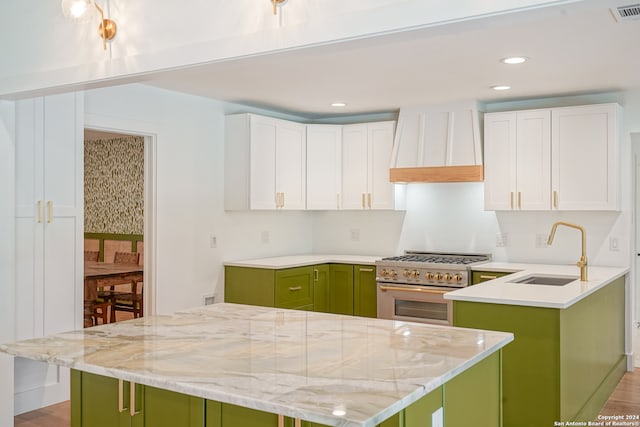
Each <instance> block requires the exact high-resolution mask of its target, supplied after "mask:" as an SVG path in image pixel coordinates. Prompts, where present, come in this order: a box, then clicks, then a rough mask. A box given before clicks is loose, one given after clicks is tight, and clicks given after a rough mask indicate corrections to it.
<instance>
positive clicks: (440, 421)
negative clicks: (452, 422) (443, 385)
mask: <svg viewBox="0 0 640 427" xmlns="http://www.w3.org/2000/svg"><path fill="white" fill-rule="evenodd" d="M431 426H432V427H444V416H443V411H442V406H441V407H439V408H438V409H437V410H436V411H435V412H433V413H432V414H431Z"/></svg>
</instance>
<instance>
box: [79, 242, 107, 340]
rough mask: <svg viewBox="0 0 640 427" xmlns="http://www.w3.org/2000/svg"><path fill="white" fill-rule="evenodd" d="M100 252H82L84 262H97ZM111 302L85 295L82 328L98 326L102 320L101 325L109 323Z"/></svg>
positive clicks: (97, 296)
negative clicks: (99, 320)
mask: <svg viewBox="0 0 640 427" xmlns="http://www.w3.org/2000/svg"><path fill="white" fill-rule="evenodd" d="M99 259H100V252H98V251H84V260H85V261H92V262H98V260H99ZM110 307H111V301H108V300H106V299H104V298H100V296H99V295H97V294H96V295H93V294H90V295H85V300H84V327H85V328H86V327H89V326H94V325H97V324H98V319H102V323H103V324H104V323H108V322H109V308H110Z"/></svg>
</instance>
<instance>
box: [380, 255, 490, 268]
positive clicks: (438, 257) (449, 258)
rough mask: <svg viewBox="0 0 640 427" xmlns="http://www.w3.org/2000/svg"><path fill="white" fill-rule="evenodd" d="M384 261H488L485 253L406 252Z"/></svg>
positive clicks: (435, 262) (464, 262)
mask: <svg viewBox="0 0 640 427" xmlns="http://www.w3.org/2000/svg"><path fill="white" fill-rule="evenodd" d="M382 260H383V261H404V262H424V263H430V264H459V265H466V264H472V263H474V262H478V261H487V260H488V257H487V256H484V255H475V256H474V255H441V254H406V255H399V256H394V257H388V258H383V259H382Z"/></svg>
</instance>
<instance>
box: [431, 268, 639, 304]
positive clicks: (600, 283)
mask: <svg viewBox="0 0 640 427" xmlns="http://www.w3.org/2000/svg"><path fill="white" fill-rule="evenodd" d="M472 270H475V271H495V272H514V273H513V274H510V275H508V276H504V277H500V278H498V279H493V280H489V281H487V282H483V283H480V284H477V285H474V286H469V287H466V288H463V289H459V290H457V291H453V292H449V293H447V294H445V296H444V297H445V298H446V299H450V300H454V301H472V302H485V303H495V304H511V305H526V306H533V307H546V308H561V309H562V308H568V307H570V306H572V305H573V304H575V303H576V302H578V301H580V300H582V299H584V298H585V297H587V296H589V295H591V294H592V293H594V292H595V291H597V290H598V289H600V288H602V287H604V286H606V285H608V284H609V283H611V282H612V281H614V280H615V279H617V278H619V277H622V276H624V275H625V274H627V273H628V272H629V269H628V268H623V267H598V266H589V267H588V275H587V281H586V282H581V281H580V280H579V278H580V269H579V268H578V267H577V266H576V265H575V264H572V265H552V264H524V263H510V262H489V263H486V264H481V265H478V266H474V267H472ZM532 274H543V275H552V276H571V277H575V278H576V280H575V281H574V282H571V283H568V284H566V285H564V286H541V285H528V284H523V283H511V282H513V281H514V280H518V279H521V278H523V277H525V276H528V275H532Z"/></svg>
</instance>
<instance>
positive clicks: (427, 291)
mask: <svg viewBox="0 0 640 427" xmlns="http://www.w3.org/2000/svg"><path fill="white" fill-rule="evenodd" d="M380 290H381V291H403V292H417V293H419V294H446V293H447V292H449V290H446V291H434V290H431V289H421V288H401V287H400V286H380Z"/></svg>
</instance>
